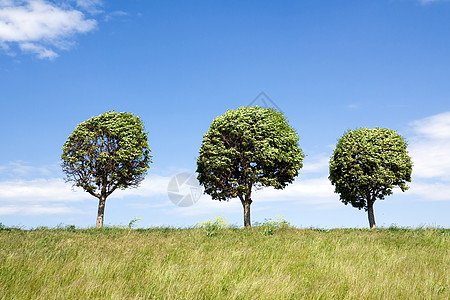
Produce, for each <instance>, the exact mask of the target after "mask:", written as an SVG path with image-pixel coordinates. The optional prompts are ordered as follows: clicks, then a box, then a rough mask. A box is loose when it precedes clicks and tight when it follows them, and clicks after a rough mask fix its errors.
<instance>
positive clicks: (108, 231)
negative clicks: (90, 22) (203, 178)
mask: <svg viewBox="0 0 450 300" xmlns="http://www.w3.org/2000/svg"><path fill="white" fill-rule="evenodd" d="M263 233H264V228H263V227H254V228H252V229H238V228H226V229H222V230H216V231H213V232H211V231H208V230H207V229H205V228H192V229H174V228H149V229H134V230H133V229H122V228H115V227H114V228H103V229H101V230H96V229H74V228H73V227H67V228H65V229H63V228H60V229H46V228H38V229H35V230H21V229H14V228H3V229H2V230H0V245H1V248H0V298H1V299H301V298H305V299H450V230H448V229H432V228H431V229H415V230H412V229H401V228H387V229H376V230H365V229H333V230H319V229H296V228H284V229H281V230H278V231H275V232H274V234H273V235H270V234H267V235H264V234H263ZM266 233H267V232H266ZM269 233H272V232H269Z"/></svg>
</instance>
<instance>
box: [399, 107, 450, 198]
mask: <svg viewBox="0 0 450 300" xmlns="http://www.w3.org/2000/svg"><path fill="white" fill-rule="evenodd" d="M410 126H411V128H412V131H413V133H414V136H413V137H412V138H411V139H410V146H409V152H410V155H411V158H412V161H413V164H414V165H413V179H412V182H411V184H410V186H411V188H410V190H409V191H408V192H406V194H407V195H417V196H419V197H420V198H421V199H424V200H436V201H438V200H450V174H449V170H450V150H449V149H450V112H445V113H441V114H437V115H434V116H431V117H427V118H424V119H421V120H417V121H414V122H412V123H411V124H410Z"/></svg>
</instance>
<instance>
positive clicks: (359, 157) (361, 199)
mask: <svg viewBox="0 0 450 300" xmlns="http://www.w3.org/2000/svg"><path fill="white" fill-rule="evenodd" d="M406 148H407V142H406V140H405V139H404V138H403V137H402V136H400V135H399V134H398V133H397V132H396V131H394V130H392V129H387V128H378V127H377V128H374V129H369V128H359V129H356V130H348V131H347V132H345V133H344V135H343V136H342V137H341V138H340V139H339V140H338V143H337V145H336V149H335V150H334V153H333V156H332V157H331V160H330V176H329V179H330V181H331V183H332V184H333V185H334V186H335V192H336V193H339V194H340V199H341V201H342V202H343V203H344V204H346V205H347V204H349V203H350V204H351V205H352V206H353V207H356V208H358V209H363V208H364V210H366V211H367V212H368V217H369V227H370V228H375V227H376V225H375V217H374V212H373V204H374V203H375V201H376V200H377V199H380V200H384V198H385V196H388V195H391V194H392V189H393V188H394V187H395V186H398V187H400V189H401V190H402V191H403V192H404V191H406V190H407V189H408V188H409V187H408V186H407V185H406V182H410V181H411V172H412V163H411V158H410V157H409V155H408V151H407V149H406Z"/></svg>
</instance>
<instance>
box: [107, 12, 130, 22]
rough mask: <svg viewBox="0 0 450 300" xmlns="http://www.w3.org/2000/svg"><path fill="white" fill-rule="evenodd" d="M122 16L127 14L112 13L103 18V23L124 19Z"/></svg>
mask: <svg viewBox="0 0 450 300" xmlns="http://www.w3.org/2000/svg"><path fill="white" fill-rule="evenodd" d="M124 16H128V13H127V12H124V11H121V10H117V11H113V12H111V13H109V14H107V15H106V16H105V22H109V21H111V20H112V19H114V18H119V17H124Z"/></svg>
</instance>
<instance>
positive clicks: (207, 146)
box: [197, 106, 304, 227]
mask: <svg viewBox="0 0 450 300" xmlns="http://www.w3.org/2000/svg"><path fill="white" fill-rule="evenodd" d="M298 140H299V138H298V135H297V133H296V132H295V130H294V129H293V128H292V127H290V126H289V124H288V122H287V120H286V118H285V117H284V116H283V114H282V113H280V112H277V111H275V110H273V109H270V108H262V107H258V106H251V107H245V106H244V107H241V108H238V109H237V110H228V111H227V112H226V113H225V114H224V115H222V116H219V117H216V118H215V119H214V120H213V122H212V124H211V126H210V127H209V130H208V132H207V133H206V134H205V135H204V136H203V143H202V145H201V148H200V155H199V157H198V160H197V172H198V180H199V182H200V184H202V185H203V186H204V187H205V193H207V194H209V195H211V197H212V198H213V199H214V200H219V201H223V200H229V199H231V198H239V199H240V200H241V203H242V206H243V207H244V225H245V227H250V226H251V223H250V205H251V203H252V198H251V193H252V188H253V187H256V188H261V187H263V186H272V187H274V188H275V189H283V188H284V187H285V186H286V185H287V184H288V183H291V182H292V181H293V179H294V178H295V177H296V176H297V175H298V170H299V169H300V168H301V167H302V166H303V164H302V161H303V158H304V154H303V152H302V150H301V149H300V148H299V146H298Z"/></svg>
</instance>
